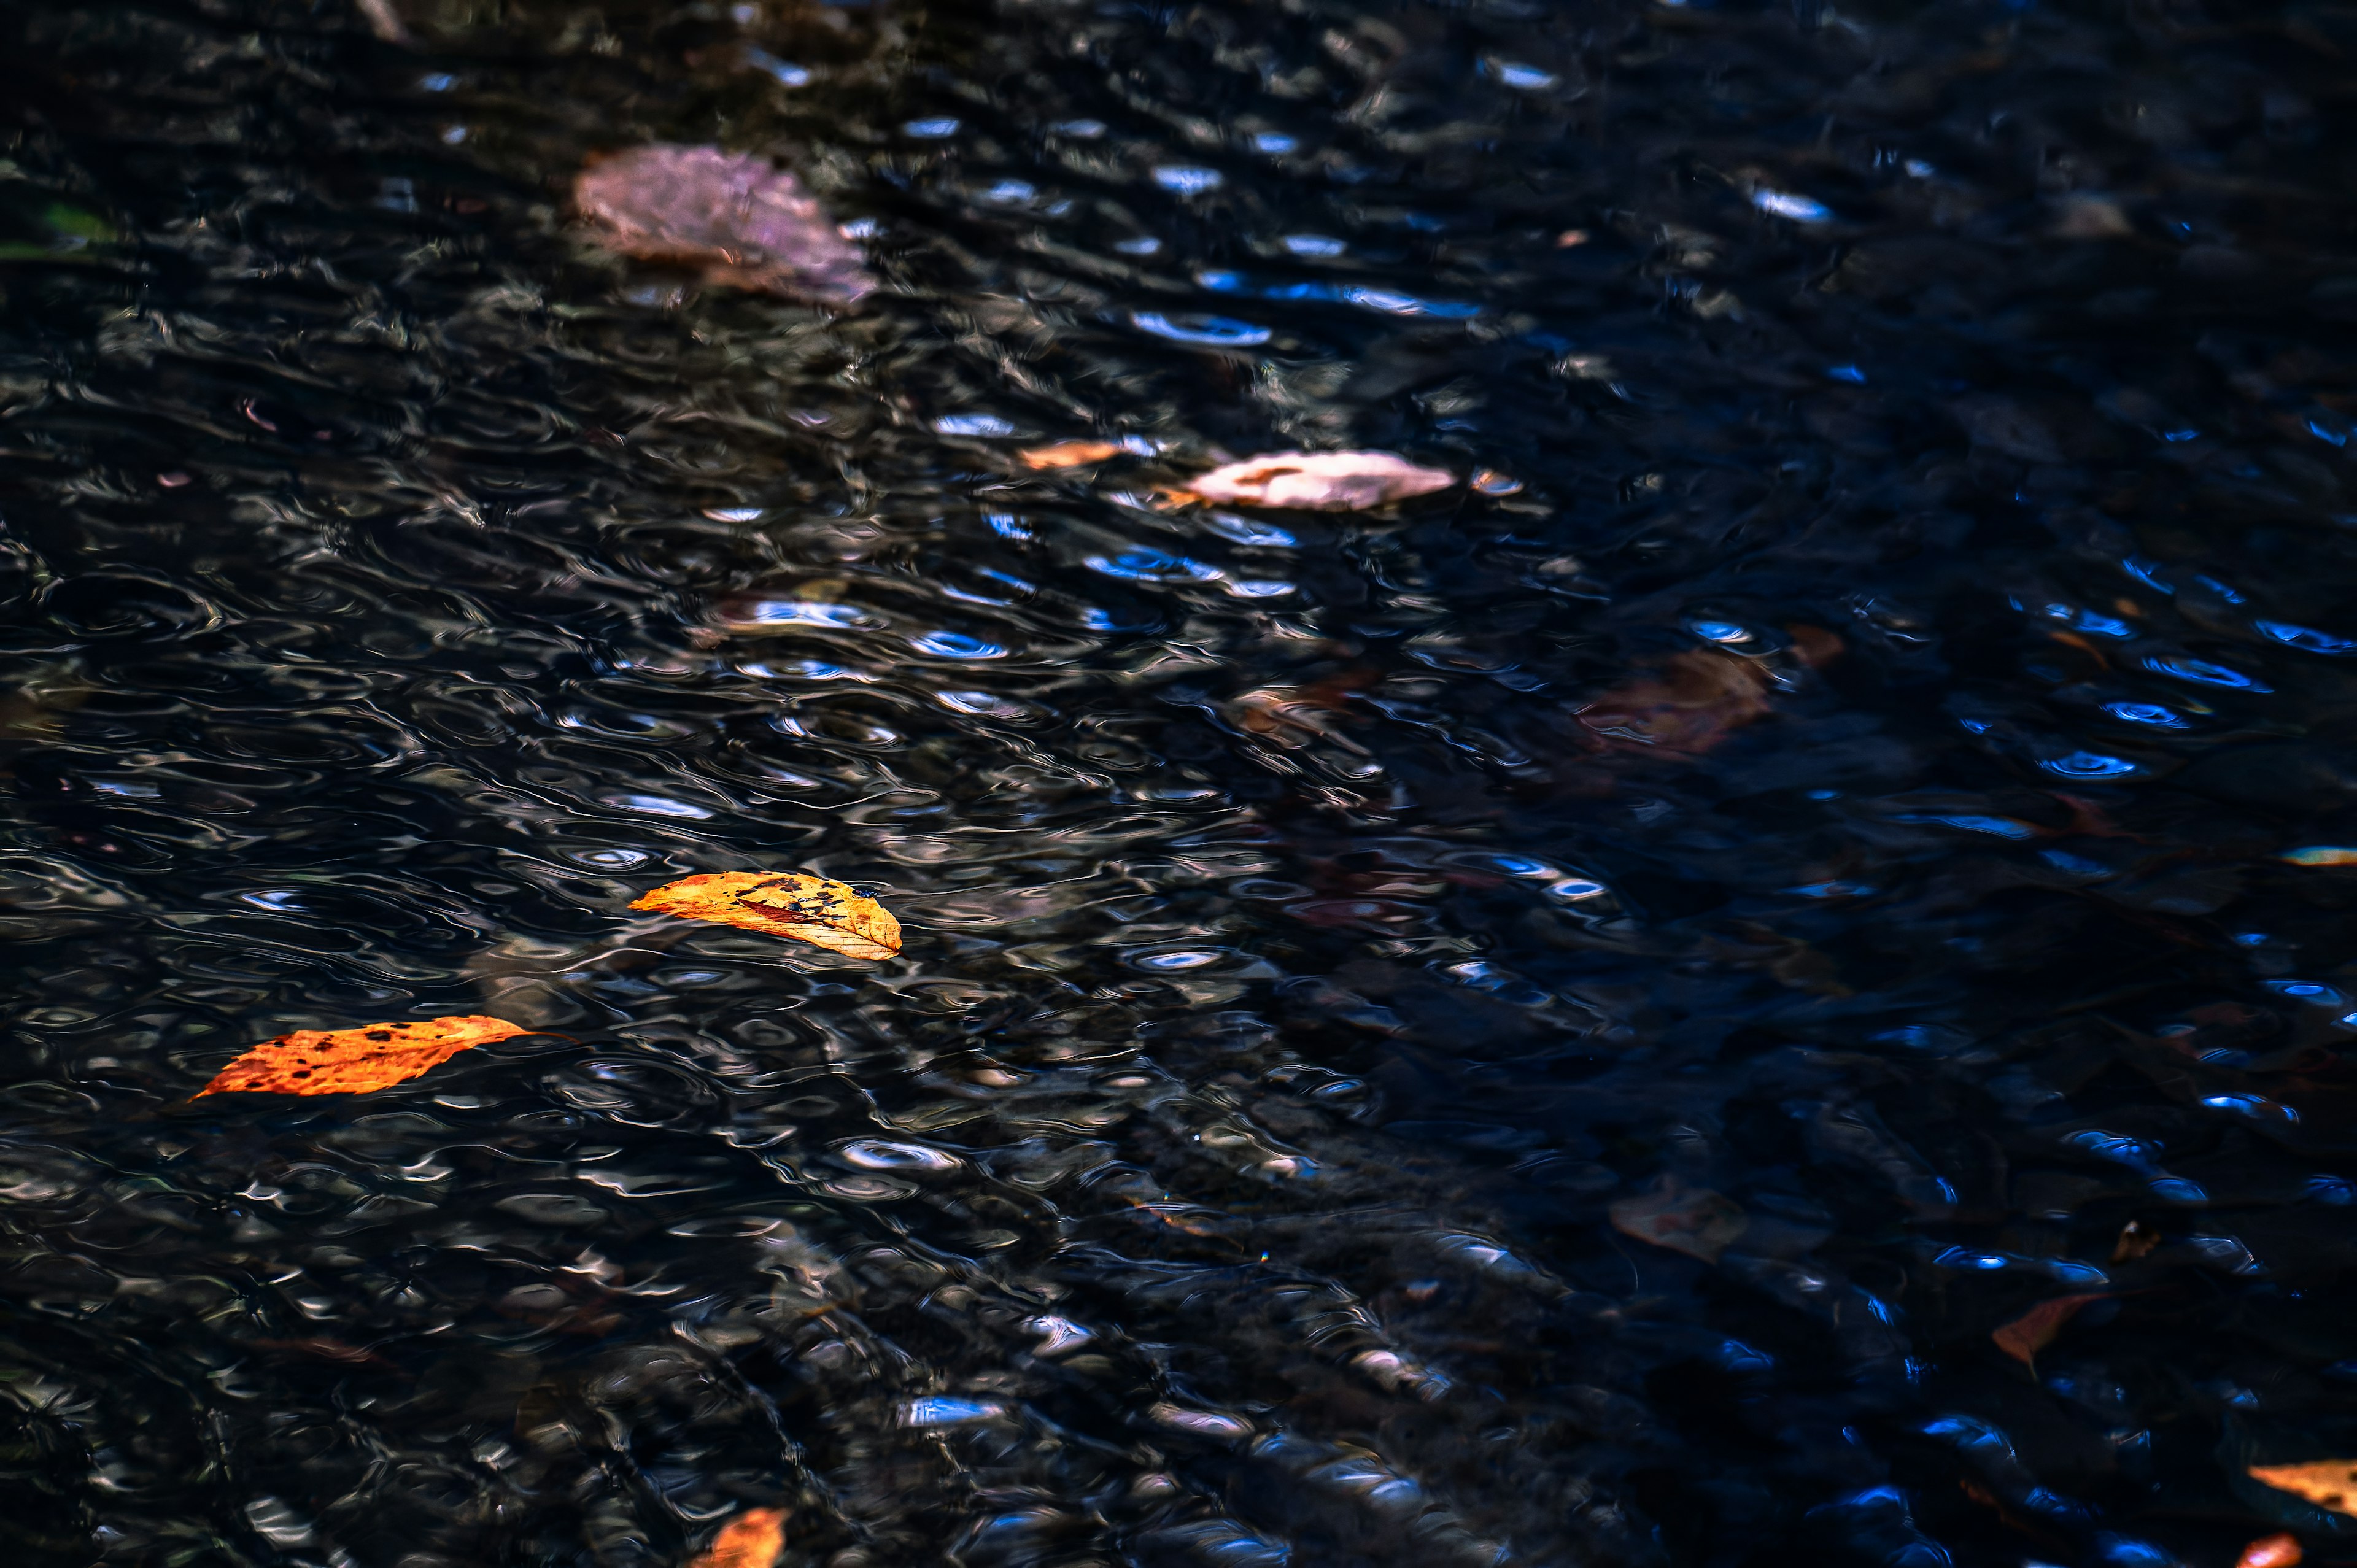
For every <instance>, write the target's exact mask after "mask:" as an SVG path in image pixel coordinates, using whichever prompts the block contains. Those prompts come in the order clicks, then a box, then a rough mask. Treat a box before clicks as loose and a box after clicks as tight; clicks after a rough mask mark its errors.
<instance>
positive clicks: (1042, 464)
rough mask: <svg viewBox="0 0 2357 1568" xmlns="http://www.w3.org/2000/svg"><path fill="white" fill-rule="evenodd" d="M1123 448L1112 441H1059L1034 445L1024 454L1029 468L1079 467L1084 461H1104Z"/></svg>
mask: <svg viewBox="0 0 2357 1568" xmlns="http://www.w3.org/2000/svg"><path fill="white" fill-rule="evenodd" d="M1120 450H1121V448H1120V447H1119V446H1116V445H1115V444H1114V443H1113V442H1111V441H1059V442H1057V443H1056V444H1055V445H1054V446H1034V447H1032V448H1031V449H1030V450H1029V451H1028V452H1026V453H1024V454H1023V466H1024V467H1027V468H1077V467H1080V466H1081V465H1082V464H1083V463H1102V462H1103V461H1104V460H1105V459H1106V458H1108V457H1111V456H1114V455H1115V454H1116V453H1118V452H1119V451H1120Z"/></svg>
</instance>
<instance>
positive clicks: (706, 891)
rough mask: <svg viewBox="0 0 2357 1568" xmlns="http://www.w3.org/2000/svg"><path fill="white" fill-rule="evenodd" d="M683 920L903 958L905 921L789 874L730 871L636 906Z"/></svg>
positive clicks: (836, 886) (834, 886)
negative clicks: (702, 921) (704, 921)
mask: <svg viewBox="0 0 2357 1568" xmlns="http://www.w3.org/2000/svg"><path fill="white" fill-rule="evenodd" d="M630 908H633V909H647V910H651V911H653V912H655V913H657V914H662V915H676V916H678V917H679V918H682V919H683V920H710V921H713V922H714V923H716V924H718V925H723V926H741V927H743V928H744V929H747V930H748V931H766V932H768V933H769V934H770V935H771V936H775V937H791V938H793V939H794V940H797V941H804V942H813V943H815V944H817V945H818V946H820V947H823V948H827V949H831V950H834V951H835V952H839V953H841V954H843V956H844V957H845V958H860V959H869V960H881V959H888V958H898V957H899V956H900V922H899V921H898V920H896V919H894V918H892V914H891V911H890V910H888V909H887V908H884V906H882V905H881V904H878V903H877V902H876V900H875V899H873V898H868V897H862V896H861V895H859V894H857V893H855V892H853V891H852V890H851V889H850V888H849V887H846V886H844V885H843V884H842V883H840V882H829V881H827V880H826V879H825V878H824V877H823V876H810V875H804V874H802V873H801V872H794V871H788V872H778V871H725V872H716V873H713V874H710V875H703V876H689V877H684V878H683V879H681V880H680V881H677V882H671V883H666V884H664V885H663V886H661V887H658V888H656V889H655V890H654V891H653V892H651V893H649V894H647V895H646V896H645V897H641V898H640V899H639V900H638V901H637V902H636V903H634V904H632V905H631V906H630Z"/></svg>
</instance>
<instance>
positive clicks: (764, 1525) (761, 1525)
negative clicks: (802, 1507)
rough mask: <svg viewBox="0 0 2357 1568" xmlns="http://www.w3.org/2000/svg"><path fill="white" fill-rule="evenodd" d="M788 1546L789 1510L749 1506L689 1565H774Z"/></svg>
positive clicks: (726, 1567) (695, 1567)
mask: <svg viewBox="0 0 2357 1568" xmlns="http://www.w3.org/2000/svg"><path fill="white" fill-rule="evenodd" d="M785 1549H786V1510H785V1509H746V1510H745V1511H744V1512H743V1513H740V1514H738V1515H737V1517H736V1518H735V1519H732V1520H729V1521H728V1522H727V1523H726V1524H724V1525H722V1526H721V1527H720V1533H719V1534H718V1535H716V1536H714V1537H713V1538H712V1544H711V1545H709V1546H707V1547H705V1549H704V1550H703V1551H702V1552H699V1553H697V1554H696V1558H695V1561H694V1563H691V1564H690V1565H689V1568H771V1565H772V1564H774V1563H776V1562H777V1561H778V1554H779V1553H780V1552H783V1551H784V1550H785Z"/></svg>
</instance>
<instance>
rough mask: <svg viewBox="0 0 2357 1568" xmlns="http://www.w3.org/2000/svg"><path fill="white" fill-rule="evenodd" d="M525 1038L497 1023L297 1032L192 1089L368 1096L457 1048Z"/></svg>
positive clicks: (446, 1021) (472, 1019)
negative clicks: (517, 1036)
mask: <svg viewBox="0 0 2357 1568" xmlns="http://www.w3.org/2000/svg"><path fill="white" fill-rule="evenodd" d="M529 1033H531V1031H530V1030H528V1029H525V1028H523V1027H522V1026H518V1025H515V1024H511V1023H508V1022H507V1021H506V1020H504V1019H500V1018H486V1017H481V1016H479V1015H477V1016H468V1017H462V1018H436V1019H433V1020H432V1021H430V1022H428V1023H424V1024H368V1025H363V1026H361V1027H360V1028H357V1029H298V1030H296V1032H295V1033H293V1034H291V1035H281V1036H278V1038H276V1039H274V1040H264V1041H263V1042H262V1044H260V1045H258V1046H256V1047H253V1049H252V1050H250V1051H247V1052H246V1053H245V1054H244V1055H243V1056H241V1057H239V1058H237V1059H236V1060H235V1061H233V1062H231V1063H230V1064H229V1065H228V1066H227V1067H225V1068H223V1069H221V1071H220V1072H218V1073H216V1074H214V1075H213V1080H212V1081H211V1082H210V1083H209V1084H207V1085H205V1086H204V1088H202V1089H200V1090H197V1095H198V1097H199V1098H201V1097H203V1096H205V1095H208V1094H372V1093H374V1092H375V1091H376V1090H380V1089H391V1088H392V1087H393V1085H394V1084H396V1083H406V1082H408V1081H409V1080H410V1079H413V1078H415V1077H416V1076H417V1075H418V1074H420V1073H423V1072H429V1071H431V1070H432V1069H435V1068H437V1067H440V1066H441V1065H442V1064H443V1063H444V1062H446V1061H448V1060H449V1059H450V1058H452V1057H455V1056H457V1054H458V1053H459V1052H460V1051H463V1050H467V1049H468V1048H469V1047H475V1046H479V1045H485V1044H488V1043H489V1042H490V1041H492V1040H504V1039H506V1038H508V1037H509V1036H511V1035H523V1034H529Z"/></svg>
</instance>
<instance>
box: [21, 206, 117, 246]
mask: <svg viewBox="0 0 2357 1568" xmlns="http://www.w3.org/2000/svg"><path fill="white" fill-rule="evenodd" d="M41 221H42V222H44V223H47V224H48V226H49V228H50V230H51V231H54V232H56V233H57V234H59V235H61V236H63V237H64V238H66V239H69V240H78V241H80V242H82V243H84V244H89V245H101V244H104V243H106V242H109V241H111V240H116V239H120V238H121V235H119V234H118V233H117V232H116V231H115V228H114V225H113V224H112V223H109V222H108V221H107V220H105V219H103V218H101V217H100V216H99V215H98V214H97V213H95V212H84V211H83V210H82V209H81V208H79V207H68V206H67V205H66V204H65V203H64V202H62V201H53V202H51V203H50V204H49V209H48V211H47V212H44V213H42V214H41Z"/></svg>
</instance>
